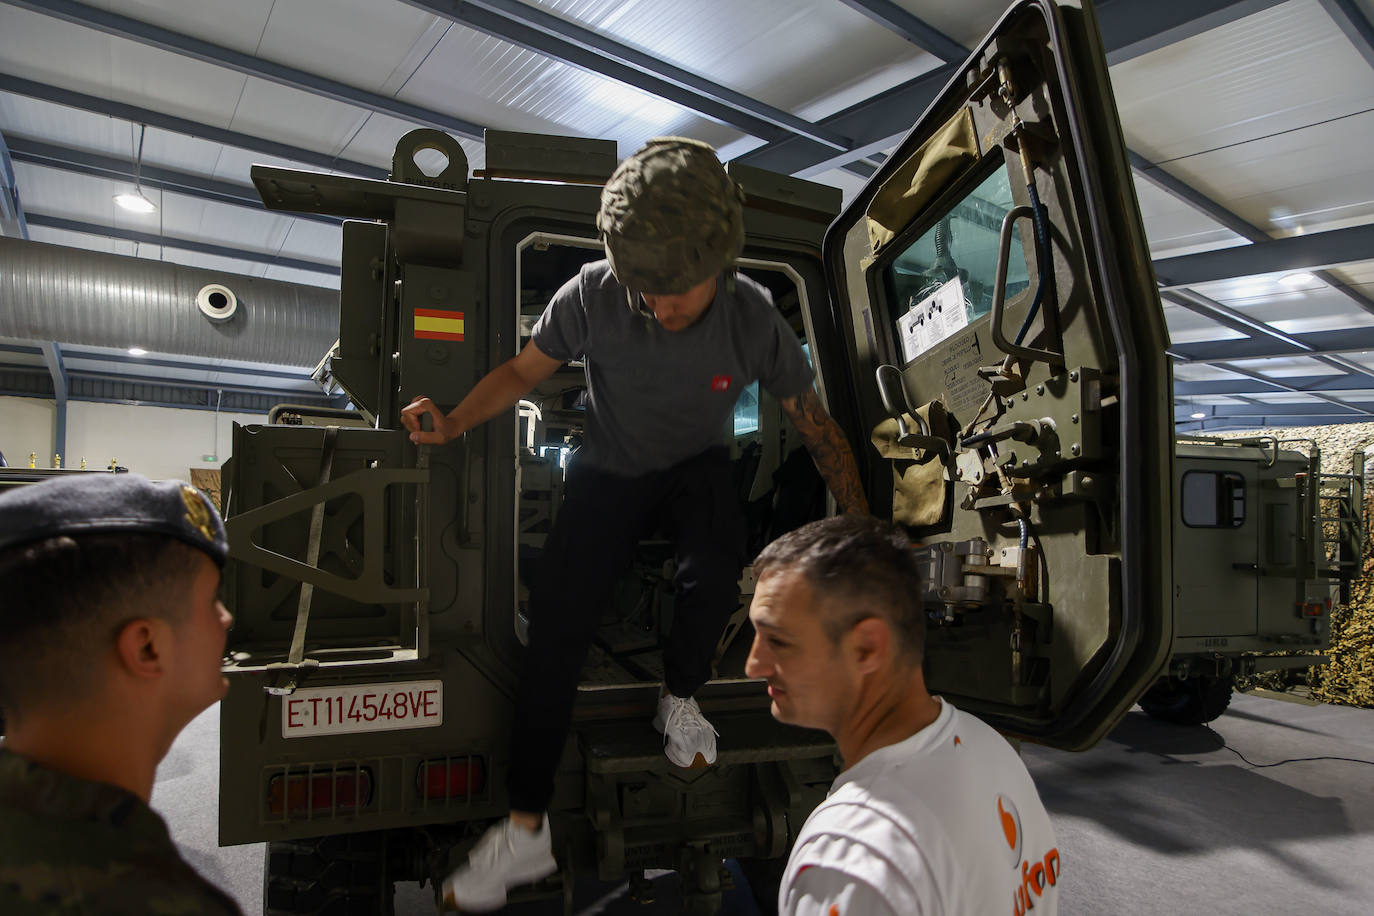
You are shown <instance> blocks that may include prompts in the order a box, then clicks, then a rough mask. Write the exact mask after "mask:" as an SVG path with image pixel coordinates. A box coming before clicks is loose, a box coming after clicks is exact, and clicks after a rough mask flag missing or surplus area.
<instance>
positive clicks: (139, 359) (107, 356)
mask: <svg viewBox="0 0 1374 916" xmlns="http://www.w3.org/2000/svg"><path fill="white" fill-rule="evenodd" d="M41 352H42V351H41V350H40V349H39V348H38V347H37V346H32V347H26V346H22V345H14V344H0V353H26V354H33V355H38V354H39V353H41ZM62 353H63V354H64V355H65V356H66V358H67V359H68V360H88V361H90V362H102V363H116V364H118V365H130V366H149V367H152V368H156V369H182V370H185V371H188V372H216V373H223V374H225V375H248V376H252V377H253V378H279V379H284V380H286V381H296V382H306V381H313V379H312V378H311V376H310V373H309V372H283V371H281V370H280V369H259V368H257V367H254V366H240V365H235V364H233V363H209V364H207V363H205V362H203V361H201V362H192V361H189V360H178V359H166V358H163V357H156V356H130V355H128V354H126V353H98V352H95V351H93V350H86V349H82V348H80V347H73V346H64V347H63V349H62ZM78 371H79V370H78Z"/></svg>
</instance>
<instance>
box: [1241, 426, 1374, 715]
mask: <svg viewBox="0 0 1374 916" xmlns="http://www.w3.org/2000/svg"><path fill="white" fill-rule="evenodd" d="M1217 435H1218V436H1219V437H1221V438H1227V439H1234V438H1241V437H1246V436H1275V437H1277V438H1279V439H1311V440H1313V441H1315V442H1316V443H1317V445H1318V447H1320V448H1321V452H1322V471H1323V473H1327V474H1349V473H1350V461H1351V455H1352V453H1354V452H1356V451H1361V452H1374V423H1349V424H1344V425H1341V426H1303V427H1294V428H1286V429H1275V428H1271V429H1257V430H1248V431H1235V432H1226V433H1218V434H1217ZM1290 447H1293V446H1290ZM1368 464H1370V465H1374V454H1371V456H1370V460H1369V462H1368ZM1371 471H1374V467H1370V468H1367V469H1366V474H1365V480H1366V481H1367V483H1366V486H1367V487H1368V485H1369V483H1371V482H1374V481H1371V480H1370V472H1371ZM1371 495H1374V494H1368V493H1367V494H1366V498H1365V507H1364V521H1365V543H1366V545H1371V544H1374V537H1372V536H1374V528H1371V526H1370V521H1371V519H1374V500H1372V499H1371ZM1371 552H1372V551H1371V550H1370V547H1369V546H1367V547H1366V549H1365V558H1364V563H1363V566H1362V568H1361V570H1360V577H1359V578H1358V579H1356V580H1355V582H1354V585H1353V587H1352V589H1351V601H1350V604H1349V605H1347V606H1337V607H1335V608H1333V609H1332V612H1331V649H1330V650H1329V651H1328V653H1327V654H1328V656H1329V657H1330V659H1331V660H1330V661H1329V662H1328V663H1327V664H1325V665H1321V666H1318V667H1316V668H1310V669H1308V671H1307V678H1306V680H1307V683H1308V684H1309V686H1310V688H1311V693H1312V698H1313V699H1317V700H1322V701H1323V702H1327V703H1341V704H1344V705H1347V706H1364V707H1374V559H1371V556H1370V553H1371ZM1295 673H1296V672H1290V673H1288V674H1287V675H1286V676H1285V673H1284V672H1277V671H1276V672H1270V673H1267V674H1262V675H1259V676H1257V677H1253V678H1247V679H1244V681H1243V682H1242V683H1241V684H1239V685H1238V686H1240V687H1241V688H1242V689H1243V688H1245V687H1248V686H1255V687H1269V688H1271V689H1282V688H1283V687H1284V686H1285V685H1286V684H1291V683H1292V682H1293V680H1294V674H1295ZM1297 680H1298V681H1301V680H1302V677H1301V675H1300V674H1299V675H1298V677H1297Z"/></svg>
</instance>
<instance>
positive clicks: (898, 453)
mask: <svg viewBox="0 0 1374 916" xmlns="http://www.w3.org/2000/svg"><path fill="white" fill-rule="evenodd" d="M916 413H917V414H918V415H919V416H920V417H921V419H923V420H925V421H926V426H927V427H928V428H929V429H930V430H931V431H932V432H933V433H934V434H935V435H940V434H941V433H942V432H943V431H944V430H947V429H948V428H949V420H948V418H947V415H946V414H945V409H944V407H943V406H942V405H941V404H940V403H939V402H938V401H932V402H931V403H929V404H927V405H925V406H924V407H922V408H920V409H919V410H917V411H916ZM906 420H907V428H908V429H916V428H919V425H918V424H917V423H916V422H915V421H914V420H912V419H911V415H910V414H907V416H906ZM897 440H898V430H897V421H896V420H895V419H892V418H889V419H887V420H884V421H883V422H881V423H879V424H878V425H877V426H875V427H874V428H873V435H872V441H873V447H874V448H876V449H877V450H878V454H879V455H881V456H882V457H884V458H887V459H888V460H890V461H891V462H892V520H893V521H894V522H898V523H899V524H903V525H911V526H919V525H935V524H938V523H939V522H941V521H943V520H944V515H945V466H944V463H943V462H941V461H940V460H939V458H938V456H936V455H934V454H933V453H931V452H925V453H922V452H920V451H918V450H917V449H914V448H911V447H910V446H906V445H900V444H899V443H898V441H897Z"/></svg>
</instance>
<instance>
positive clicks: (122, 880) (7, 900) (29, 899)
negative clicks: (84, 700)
mask: <svg viewBox="0 0 1374 916" xmlns="http://www.w3.org/2000/svg"><path fill="white" fill-rule="evenodd" d="M0 913H4V914H5V916H30V914H34V916H37V914H40V913H41V914H44V916H77V914H80V916H95V914H100V916H105V914H111V916H114V914H118V916H125V914H129V916H132V914H135V913H137V914H140V916H182V914H197V916H199V914H214V916H242V912H241V911H240V910H239V908H238V905H237V904H235V903H234V901H233V900H232V899H230V898H229V897H228V896H227V895H226V894H224V892H222V891H220V890H219V889H218V888H216V887H215V886H214V885H212V884H210V882H208V881H206V880H205V879H204V878H202V877H201V876H200V875H199V874H198V873H196V871H195V870H194V869H193V868H191V866H189V865H187V864H186V862H185V861H184V860H183V859H182V858H181V856H180V855H179V854H178V853H177V850H176V847H175V846H174V845H173V844H172V838H171V835H170V834H168V832H167V825H166V824H165V823H164V822H163V820H162V818H161V817H159V816H158V815H157V814H156V813H155V812H154V811H153V810H152V809H151V808H149V807H148V806H147V805H146V804H144V803H143V801H142V799H140V798H138V797H137V796H136V795H133V794H131V793H129V792H126V791H125V790H123V789H120V788H117V787H115V786H111V785H105V784H103V783H96V782H87V781H86V780H83V779H77V778H75V777H72V776H67V775H65V774H63V773H59V772H57V771H55V770H50V769H48V768H47V767H44V766H40V765H39V764H36V763H33V762H31V761H29V760H27V759H25V758H23V757H20V756H19V755H18V754H14V753H11V752H9V751H6V750H4V749H3V748H0Z"/></svg>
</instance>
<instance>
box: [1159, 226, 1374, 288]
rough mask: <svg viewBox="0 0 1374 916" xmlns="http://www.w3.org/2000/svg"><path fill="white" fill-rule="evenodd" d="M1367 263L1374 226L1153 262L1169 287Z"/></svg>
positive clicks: (1372, 254)
mask: <svg viewBox="0 0 1374 916" xmlns="http://www.w3.org/2000/svg"><path fill="white" fill-rule="evenodd" d="M1371 259H1374V224H1370V225H1365V226H1350V227H1347V228H1345V229H1329V230H1327V231H1326V232H1313V233H1311V234H1309V235H1294V236H1288V237H1286V238H1281V239H1272V240H1270V241H1267V242H1256V243H1255V244H1253V245H1243V246H1240V247H1237V248H1222V249H1220V250H1218V251H1205V252H1202V253H1201V254H1185V255H1181V256H1179V257H1175V258H1164V259H1163V260H1158V261H1155V274H1156V276H1158V278H1159V282H1160V284H1161V285H1162V286H1163V287H1164V288H1166V289H1173V288H1177V287H1181V286H1197V285H1198V284H1201V283H1211V282H1214V281H1216V280H1228V279H1231V278H1232V277H1250V276H1254V275H1256V274H1268V273H1281V272H1284V271H1291V270H1311V269H1312V268H1314V267H1321V266H1325V265H1332V264H1346V263H1350V262H1353V261H1368V260H1371Z"/></svg>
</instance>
